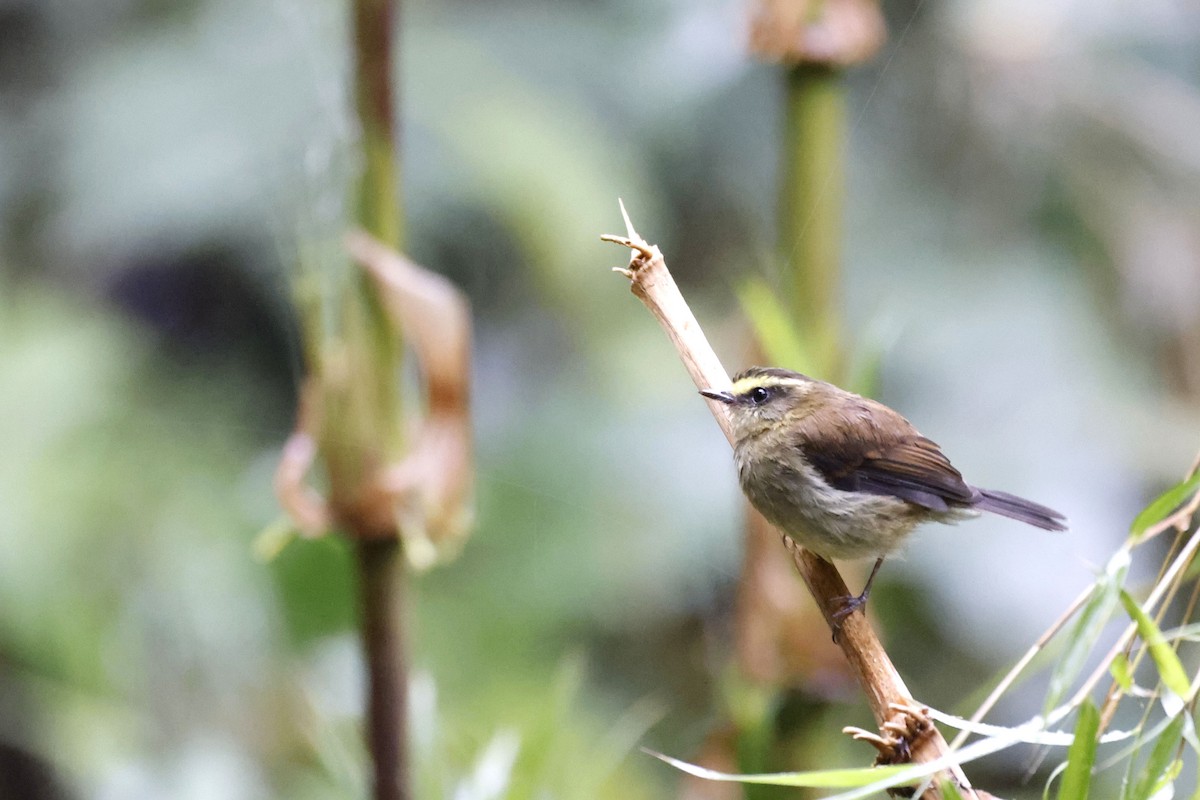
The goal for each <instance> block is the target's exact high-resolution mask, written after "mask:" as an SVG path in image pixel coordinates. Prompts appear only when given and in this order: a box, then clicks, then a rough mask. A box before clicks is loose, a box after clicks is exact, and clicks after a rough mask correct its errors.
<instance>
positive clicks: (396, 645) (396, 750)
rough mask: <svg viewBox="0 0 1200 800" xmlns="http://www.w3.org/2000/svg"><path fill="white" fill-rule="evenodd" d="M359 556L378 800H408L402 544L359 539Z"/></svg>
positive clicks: (369, 719)
mask: <svg viewBox="0 0 1200 800" xmlns="http://www.w3.org/2000/svg"><path fill="white" fill-rule="evenodd" d="M355 553H356V555H357V558H358V573H359V599H360V603H361V608H362V622H361V624H362V637H363V649H364V651H365V655H366V663H367V747H368V749H369V751H370V753H371V759H372V762H373V763H374V769H375V776H374V794H373V797H374V798H375V800H407V798H410V797H411V796H412V794H411V792H410V790H409V786H410V775H409V763H408V746H407V741H408V737H407V731H406V727H407V726H406V725H405V719H406V718H407V716H408V693H407V690H406V689H407V686H406V683H407V682H406V680H405V677H406V662H405V646H404V623H403V619H404V617H403V607H402V604H401V603H400V602H399V601H400V600H401V599H402V598H403V596H404V585H403V583H404V581H403V576H404V574H405V573H404V565H403V564H402V563H401V561H402V559H401V550H400V544H399V540H397V539H376V540H372V539H360V540H359V541H357V542H356V543H355Z"/></svg>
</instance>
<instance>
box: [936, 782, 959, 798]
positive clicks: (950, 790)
mask: <svg viewBox="0 0 1200 800" xmlns="http://www.w3.org/2000/svg"><path fill="white" fill-rule="evenodd" d="M938 789H939V790H940V791H941V793H942V800H963V796H962V792H960V791H958V787H957V786H955V785H954V783H953V782H952V781H948V780H941V781H938Z"/></svg>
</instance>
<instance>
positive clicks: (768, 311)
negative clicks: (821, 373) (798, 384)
mask: <svg viewBox="0 0 1200 800" xmlns="http://www.w3.org/2000/svg"><path fill="white" fill-rule="evenodd" d="M737 295H738V301H739V302H740V303H741V305H742V313H743V314H744V315H745V316H746V319H747V320H749V321H750V325H751V327H753V328H754V336H755V338H756V339H757V340H758V344H759V346H760V347H762V349H763V353H764V355H766V358H767V360H768V361H769V362H770V363H772V364H777V365H779V366H785V367H787V368H788V369H794V370H797V371H799V372H805V373H808V374H810V375H812V374H815V372H816V371H817V370H816V366H817V364H816V362H815V360H814V359H813V356H812V353H811V352H809V349H808V348H807V347H806V346H805V343H804V340H803V337H801V336H800V332H799V331H798V330H797V329H796V326H795V325H794V324H793V322H792V319H791V317H790V316H788V312H787V310H786V309H785V308H784V307H783V304H782V303H780V302H779V298H778V297H776V296H775V291H774V290H773V289H772V288H771V287H770V286H769V285H768V284H767V282H766V281H765V280H763V279H762V278H758V277H755V278H751V279H750V280H747V281H746V282H744V283H743V284H742V285H741V286H740V287H739V288H738V292H737Z"/></svg>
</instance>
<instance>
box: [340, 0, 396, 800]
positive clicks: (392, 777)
mask: <svg viewBox="0 0 1200 800" xmlns="http://www.w3.org/2000/svg"><path fill="white" fill-rule="evenodd" d="M398 15H399V0H354V45H355V46H354V56H355V58H354V63H355V107H356V111H357V114H358V120H359V127H360V135H361V142H362V157H363V171H362V175H361V177H360V179H359V184H358V187H357V195H358V203H357V218H358V224H359V225H360V226H361V227H362V228H364V229H366V230H367V231H368V232H369V233H371V234H372V235H374V236H375V237H376V238H377V239H379V240H380V241H382V242H384V243H385V244H387V245H390V246H391V247H392V248H394V249H397V250H399V249H400V245H401V236H402V222H401V220H402V212H401V205H400V196H399V186H398V172H399V170H398V167H397V162H398V159H397V157H396V151H397V137H396V122H395V120H396V114H395V104H396V98H395V93H394V88H393V80H392V76H393V74H394V72H393V71H394V69H395V66H396V64H397V58H396V55H395V39H396V35H397V31H396V27H395V24H396V19H397V17H398ZM357 284H358V285H357V286H356V287H355V288H356V290H357V291H354V292H351V293H350V295H348V297H349V298H351V299H350V302H354V301H355V299H361V301H362V303H363V306H362V307H363V308H364V310H365V312H366V313H365V317H366V319H365V320H364V322H365V325H364V326H363V332H364V333H365V334H367V335H366V337H365V339H364V341H362V344H366V345H368V349H369V351H370V358H371V361H372V362H373V363H371V364H368V365H367V371H368V372H369V373H370V374H372V375H373V376H374V378H375V380H374V384H375V388H376V390H377V396H376V397H375V398H373V399H374V402H372V403H370V405H371V406H372V408H373V410H375V411H376V413H377V414H382V415H384V416H391V419H378V418H377V419H376V420H375V421H376V422H378V423H379V428H378V429H379V430H383V431H391V432H392V434H393V436H392V438H398V437H399V434H400V431H399V426H398V425H397V424H396V420H398V419H399V416H400V413H399V412H400V405H399V398H398V397H397V393H396V388H395V380H394V376H395V369H396V365H397V364H398V363H399V359H400V355H401V352H400V351H401V347H400V338H399V336H398V335H397V332H396V331H395V330H394V329H393V326H391V325H390V324H389V323H388V321H387V319H386V317H385V315H384V312H383V309H382V307H381V305H380V302H379V298H378V297H377V296H376V294H375V292H374V291H372V290H371V288H370V287H369V286H368V285H367V283H366V280H365V276H363V275H362V274H361V273H359V277H358V279H357ZM353 295H357V298H353V297H352V296H353ZM388 444H391V445H392V446H398V444H399V442H397V441H393V442H390V443H388ZM385 447H386V445H385ZM388 451H390V452H396V450H392V449H391V448H387V449H386V450H385V452H388ZM371 466H377V465H368V467H371ZM378 533H379V532H377V531H366V530H360V531H351V535H352V536H353V538H354V544H355V550H356V556H357V558H356V564H357V566H358V576H359V605H360V610H361V611H360V613H361V626H362V642H363V653H364V660H365V662H366V667H367V698H366V740H367V747H368V750H369V752H370V755H371V762H372V768H373V780H372V788H373V791H372V796H373V797H374V798H375V800H409V798H411V797H412V789H411V769H410V765H409V757H408V733H407V716H408V669H407V663H406V661H405V657H404V653H405V648H404V638H405V636H404V627H405V626H404V617H405V602H404V601H405V581H404V576H405V571H404V564H403V557H402V556H403V550H402V544H401V537H400V531H399V529H398V528H397V527H396V525H395V523H394V521H393V523H392V530H389V531H386V532H384V533H385V535H383V536H378V535H377V534H378ZM373 534H375V535H373Z"/></svg>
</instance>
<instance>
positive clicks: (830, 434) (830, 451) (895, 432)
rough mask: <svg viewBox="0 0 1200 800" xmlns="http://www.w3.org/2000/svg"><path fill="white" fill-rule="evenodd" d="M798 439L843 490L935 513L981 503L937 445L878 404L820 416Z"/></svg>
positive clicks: (850, 404) (843, 407)
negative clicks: (892, 499) (896, 500)
mask: <svg viewBox="0 0 1200 800" xmlns="http://www.w3.org/2000/svg"><path fill="white" fill-rule="evenodd" d="M797 436H798V439H797V442H796V444H797V446H798V447H800V449H801V451H802V452H803V453H804V455H805V457H806V459H807V460H808V462H809V463H810V464H812V465H813V466H814V467H815V468H816V469H817V471H818V472H820V473H821V475H822V476H823V477H824V478H825V480H826V481H828V482H829V484H830V485H831V486H833V487H835V488H837V489H842V490H845V491H857V492H866V493H868V494H878V495H891V496H893V497H899V498H901V499H903V500H908V501H909V502H911V503H916V504H917V505H919V506H923V507H925V508H928V509H930V510H933V511H946V510H948V509H949V508H950V507H951V506H964V505H967V506H969V505H974V504H975V503H976V502H978V501H979V498H980V495H979V492H978V491H977V490H976V489H974V488H972V487H971V486H968V485H967V484H966V482H964V481H963V479H962V475H960V474H959V472H958V470H956V469H955V468H954V467H953V466H952V465H951V464H950V461H949V459H947V458H946V456H944V455H943V454H942V451H941V450H940V449H939V448H938V446H937V444H935V443H934V442H931V441H930V440H929V439H926V438H925V437H924V436H922V435H921V434H920V433H918V432H917V429H916V428H914V427H913V426H912V424H911V423H910V422H909V421H908V420H906V419H905V418H904V417H902V416H900V415H899V414H897V413H896V412H895V411H892V410H891V409H890V408H888V407H887V406H884V405H881V404H879V403H876V402H874V401H873V400H867V399H866V398H861V397H853V398H852V399H849V400H846V401H845V402H844V403H838V404H836V408H832V409H831V408H828V407H827V408H825V409H822V410H820V411H817V412H814V413H813V414H811V415H810V416H809V417H807V418H806V419H805V420H804V422H803V423H802V424H801V425H800V426H799V428H798V429H797Z"/></svg>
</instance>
